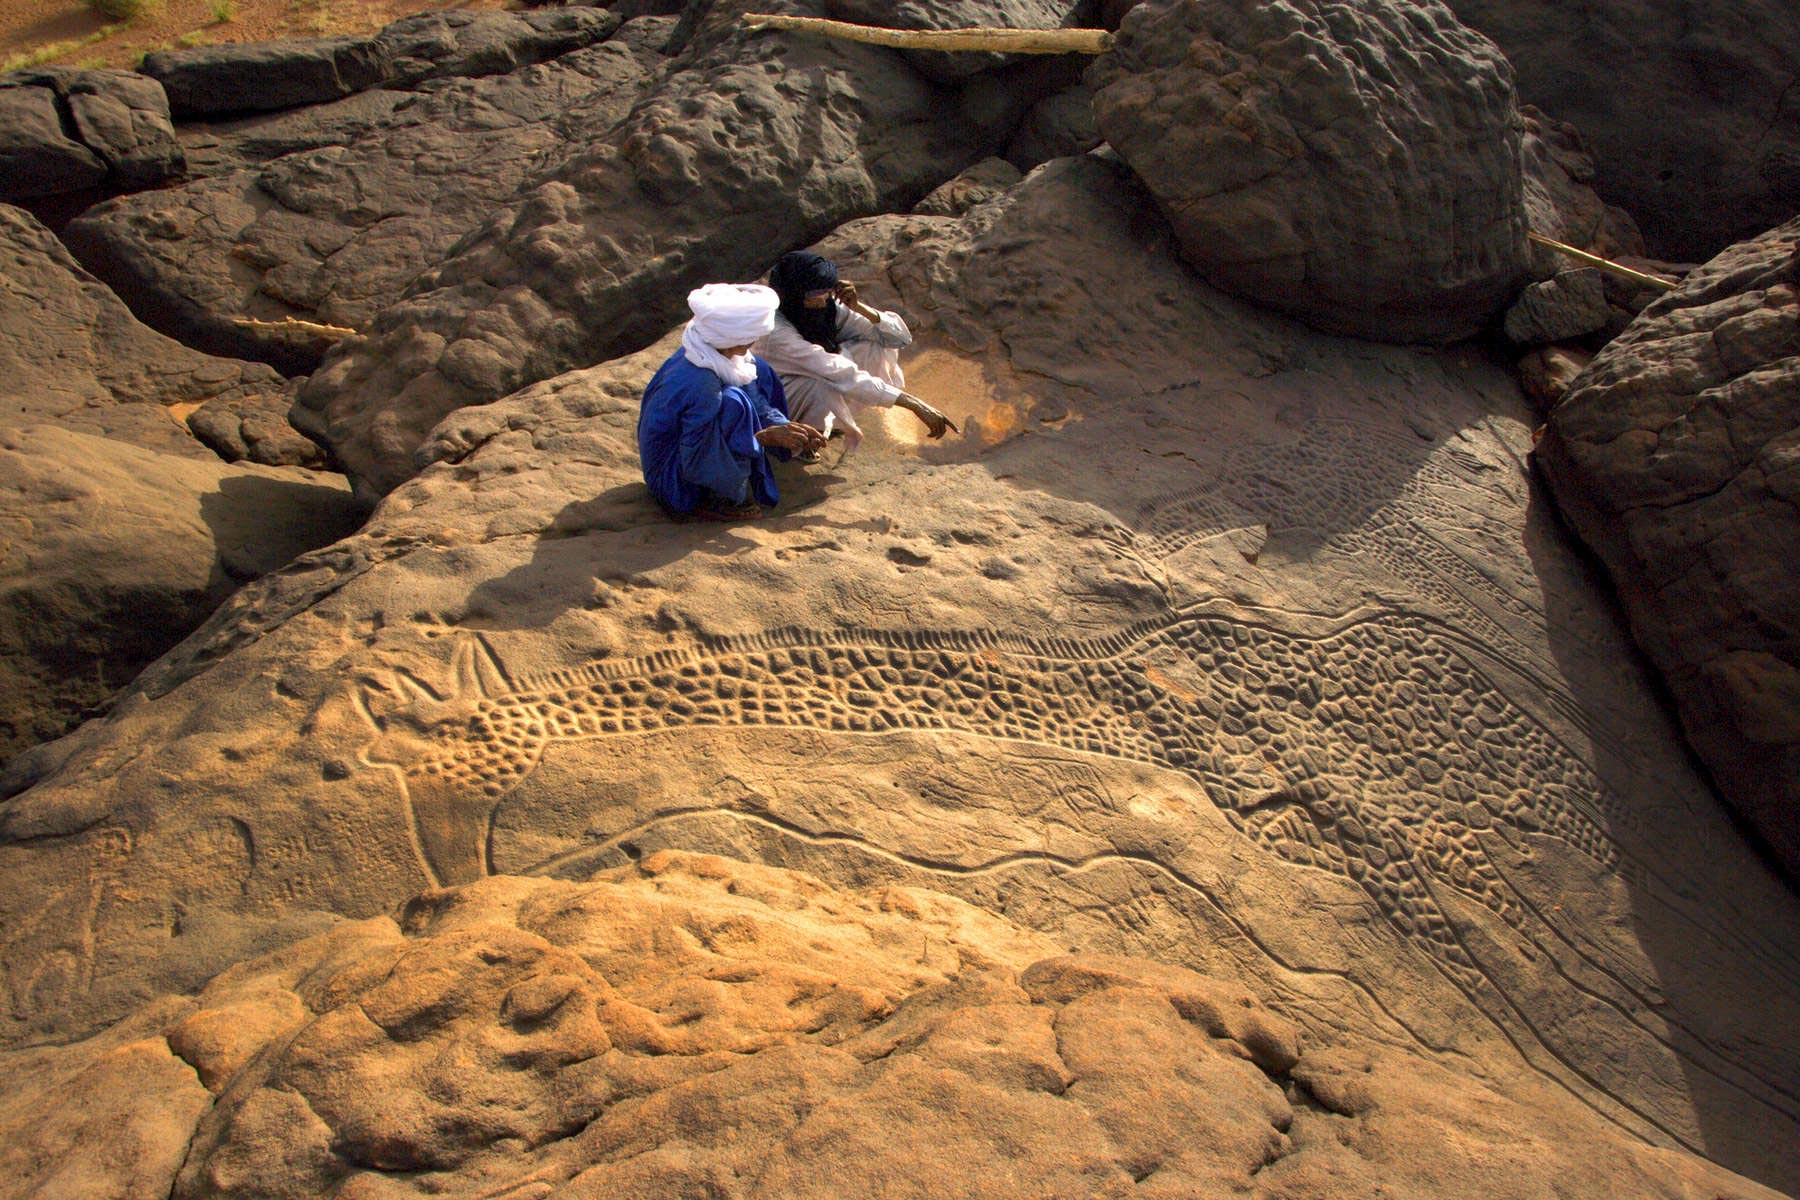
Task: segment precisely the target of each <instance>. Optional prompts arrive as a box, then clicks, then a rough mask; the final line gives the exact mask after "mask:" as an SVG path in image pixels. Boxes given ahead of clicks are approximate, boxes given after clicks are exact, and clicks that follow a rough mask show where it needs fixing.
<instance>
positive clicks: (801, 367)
mask: <svg viewBox="0 0 1800 1200" xmlns="http://www.w3.org/2000/svg"><path fill="white" fill-rule="evenodd" d="M769 286H770V287H772V288H774V289H775V293H776V295H777V296H779V297H780V301H781V303H780V308H779V310H778V311H777V312H776V315H775V328H774V329H773V330H771V331H770V332H769V333H768V334H767V335H766V336H765V337H764V338H763V339H762V340H761V341H759V342H757V343H756V347H755V350H756V356H757V357H758V358H760V359H762V360H763V361H764V362H766V363H768V364H769V365H770V366H771V367H773V368H774V369H775V373H776V374H777V375H778V376H780V378H781V385H782V389H783V391H784V392H785V393H786V395H787V403H788V412H789V414H790V415H791V416H792V417H793V419H794V420H796V421H802V422H804V423H806V424H807V425H810V426H812V427H814V428H816V429H827V428H830V429H831V430H832V432H833V433H834V434H835V433H836V432H838V431H842V433H843V436H844V439H845V446H846V448H847V449H855V448H856V445H857V443H858V442H860V441H861V440H862V436H863V431H862V426H861V425H859V424H858V423H857V420H856V409H857V408H860V407H865V406H867V407H880V408H886V407H890V406H898V407H900V408H904V409H906V410H907V411H908V412H911V413H912V414H913V415H914V416H916V417H918V418H919V420H921V421H923V422H924V423H925V428H926V431H927V433H928V435H929V436H930V437H932V438H941V437H943V436H944V434H945V433H946V432H951V433H954V432H957V428H956V426H955V425H954V424H953V423H952V422H951V421H950V419H949V418H948V417H946V416H945V415H944V414H943V413H941V412H939V411H938V410H937V409H935V408H933V407H932V406H931V405H929V404H927V403H925V402H924V401H923V400H921V399H919V398H918V397H917V396H914V395H913V394H912V393H910V392H908V391H906V375H905V373H904V372H902V371H901V369H900V351H901V350H903V349H904V348H906V347H907V346H910V345H912V331H911V330H909V329H908V328H907V327H906V322H905V320H904V319H902V318H901V316H900V314H899V313H896V312H883V311H880V310H877V309H874V308H871V307H870V306H869V305H867V304H864V303H862V301H861V299H860V298H859V297H858V295H857V292H856V285H855V284H852V283H846V282H842V281H840V280H839V278H838V271H837V265H836V264H835V263H833V262H832V261H831V260H830V259H828V258H823V257H821V256H820V255H817V254H813V253H811V252H810V251H804V250H800V251H795V252H794V253H792V254H784V255H782V256H781V259H780V260H779V261H778V262H777V263H776V264H775V267H774V269H773V270H772V271H770V272H769ZM803 457H804V456H803Z"/></svg>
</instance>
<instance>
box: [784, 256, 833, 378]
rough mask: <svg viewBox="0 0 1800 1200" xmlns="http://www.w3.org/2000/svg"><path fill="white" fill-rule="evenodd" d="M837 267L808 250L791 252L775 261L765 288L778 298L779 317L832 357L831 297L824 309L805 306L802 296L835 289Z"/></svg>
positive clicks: (804, 299)
mask: <svg viewBox="0 0 1800 1200" xmlns="http://www.w3.org/2000/svg"><path fill="white" fill-rule="evenodd" d="M837 285H838V270H837V264H836V263H834V262H832V261H831V260H830V259H829V258H824V257H821V256H820V255H817V254H814V253H813V252H812V251H810V250H795V251H793V252H792V253H790V254H784V255H782V256H781V257H780V258H779V259H777V260H776V263H775V268H774V269H773V270H771V271H770V272H769V286H770V287H772V288H774V289H775V294H776V295H778V296H780V297H781V315H782V316H784V317H786V318H787V319H788V320H789V321H792V322H793V324H794V328H795V329H798V330H799V331H800V336H801V337H803V338H805V339H806V340H807V341H809V342H812V343H814V344H816V345H819V346H823V347H825V349H827V350H829V351H831V352H832V353H833V354H836V353H837V351H838V337H837V327H838V302H837V297H836V296H832V297H831V298H830V299H829V300H827V301H825V307H824V308H808V307H806V293H808V292H822V291H830V290H835V289H836V287H837Z"/></svg>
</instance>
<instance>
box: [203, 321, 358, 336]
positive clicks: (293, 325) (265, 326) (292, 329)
mask: <svg viewBox="0 0 1800 1200" xmlns="http://www.w3.org/2000/svg"><path fill="white" fill-rule="evenodd" d="M231 323H232V324H233V325H239V326H242V327H243V328H245V329H262V330H266V331H268V332H270V333H299V334H305V335H306V336H307V337H317V338H327V339H329V340H331V341H334V342H337V341H342V340H343V339H344V338H347V337H355V336H356V330H354V329H345V328H344V327H343V326H342V325H321V324H319V323H318V322H317V321H302V320H301V319H300V318H299V317H283V318H282V319H281V320H279V321H258V320H255V319H254V318H251V317H237V318H235V319H234V320H233V321H232V322H231Z"/></svg>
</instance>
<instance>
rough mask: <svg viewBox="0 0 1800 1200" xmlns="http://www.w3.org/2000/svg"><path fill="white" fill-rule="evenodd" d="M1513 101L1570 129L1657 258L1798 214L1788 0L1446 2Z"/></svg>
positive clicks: (1600, 184)
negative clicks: (1482, 43) (1498, 66)
mask: <svg viewBox="0 0 1800 1200" xmlns="http://www.w3.org/2000/svg"><path fill="white" fill-rule="evenodd" d="M1446 2H1447V3H1448V4H1449V6H1450V7H1451V8H1453V9H1455V10H1456V14H1457V16H1459V17H1461V18H1462V20H1463V21H1464V22H1465V23H1467V24H1469V25H1471V26H1473V27H1474V28H1476V29H1479V30H1480V31H1481V32H1482V33H1484V34H1486V35H1487V36H1488V37H1490V38H1492V39H1493V40H1494V41H1495V42H1496V43H1498V44H1499V46H1500V48H1501V49H1502V50H1503V51H1505V52H1506V56H1507V58H1508V59H1510V60H1511V62H1512V65H1513V70H1514V71H1515V72H1516V74H1517V79H1518V89H1519V97H1520V99H1522V100H1525V101H1528V102H1529V103H1531V104H1534V105H1537V106H1538V107H1540V108H1542V109H1544V110H1545V111H1547V112H1550V113H1552V114H1554V115H1555V116H1557V117H1558V118H1560V119H1562V120H1565V121H1573V122H1574V123H1575V124H1576V125H1577V126H1579V127H1580V128H1581V130H1582V132H1583V133H1584V134H1585V135H1586V136H1587V138H1588V140H1589V142H1590V143H1591V144H1592V146H1593V148H1594V154H1595V162H1596V164H1597V166H1598V172H1599V174H1598V178H1597V179H1596V181H1595V186H1596V188H1597V189H1598V191H1599V192H1600V194H1601V195H1603V196H1605V197H1606V198H1607V199H1608V200H1609V201H1611V202H1612V203H1614V204H1618V205H1621V206H1623V207H1624V208H1626V209H1628V210H1629V211H1630V212H1631V214H1632V216H1634V217H1635V218H1636V219H1637V221H1638V223H1639V224H1640V225H1641V226H1642V227H1643V230H1644V234H1645V236H1646V237H1647V238H1648V239H1649V240H1650V250H1651V253H1652V254H1653V256H1655V257H1657V258H1664V259H1681V260H1690V261H1702V260H1705V259H1707V258H1710V257H1712V256H1713V255H1714V254H1716V253H1718V252H1719V251H1720V250H1722V249H1724V248H1725V247H1726V246H1727V245H1729V244H1731V243H1732V242H1735V241H1740V240H1743V239H1746V238H1751V237H1754V236H1756V235H1758V234H1760V233H1761V232H1763V231H1764V230H1766V229H1770V228H1772V227H1774V226H1776V225H1778V224H1780V223H1781V222H1783V221H1785V220H1787V219H1788V218H1789V217H1791V216H1793V215H1794V214H1795V213H1796V212H1800V86H1796V85H1795V81H1796V79H1800V5H1796V4H1794V3H1792V0H1682V2H1681V3H1670V2H1667V0H1446Z"/></svg>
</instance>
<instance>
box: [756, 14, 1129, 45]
mask: <svg viewBox="0 0 1800 1200" xmlns="http://www.w3.org/2000/svg"><path fill="white" fill-rule="evenodd" d="M744 24H745V25H747V26H749V27H750V28H751V29H791V30H793V31H794V32H796V33H811V34H816V35H817V36H819V37H834V38H842V39H843V40H844V41H847V42H867V43H868V44H869V45H871V46H893V47H896V48H898V49H901V50H994V51H999V52H1000V53H1003V54H1105V53H1106V52H1107V51H1108V50H1111V49H1112V48H1113V41H1114V38H1113V35H1112V34H1110V33H1108V32H1107V31H1106V30H1104V29H882V28H880V27H878V26H874V25H852V24H850V23H849V22H848V21H827V20H825V19H824V18H823V17H783V16H778V15H776V14H774V13H745V14H744Z"/></svg>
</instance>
